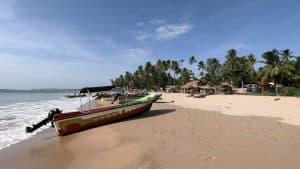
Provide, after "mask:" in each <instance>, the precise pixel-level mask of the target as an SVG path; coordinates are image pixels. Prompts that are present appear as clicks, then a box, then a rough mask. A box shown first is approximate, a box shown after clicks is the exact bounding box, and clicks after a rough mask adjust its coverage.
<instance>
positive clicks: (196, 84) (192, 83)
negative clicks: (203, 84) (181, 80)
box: [181, 80, 199, 89]
mask: <svg viewBox="0 0 300 169" xmlns="http://www.w3.org/2000/svg"><path fill="white" fill-rule="evenodd" d="M198 87H199V82H198V80H192V81H190V82H187V83H186V84H184V85H182V86H181V89H192V88H198Z"/></svg>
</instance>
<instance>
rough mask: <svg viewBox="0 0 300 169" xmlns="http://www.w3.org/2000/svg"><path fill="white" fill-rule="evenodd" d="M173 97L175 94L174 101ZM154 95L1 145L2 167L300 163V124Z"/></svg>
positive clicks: (213, 167) (238, 167)
mask: <svg viewBox="0 0 300 169" xmlns="http://www.w3.org/2000/svg"><path fill="white" fill-rule="evenodd" d="M175 104H176V102H175ZM175 104H174V103H173V104H167V103H155V104H154V105H153V107H152V110H151V111H150V112H146V113H144V114H142V115H139V116H136V117H132V118H129V119H126V120H123V121H121V122H116V123H112V124H109V125H104V126H101V127H97V128H93V129H90V130H85V131H82V132H79V133H75V134H71V135H68V136H64V137H57V136H56V135H55V133H54V130H52V129H49V130H45V131H44V132H41V134H38V135H37V136H36V137H33V138H32V139H29V140H26V141H23V142H21V143H19V144H16V145H13V146H11V147H9V148H6V149H3V150H1V151H0V164H1V165H0V166H1V168H3V169H40V168H44V169H53V168H55V169H68V168H70V169H71V168H72V169H82V168H86V169H98V168H104V169H127V168H128V169H162V168H170V169H183V168H188V169H190V168H191V169H192V168H207V169H217V168H220V169H221V168H222V169H224V168H228V169H248V168H251V169H253V168H261V169H266V168H272V169H277V168H278V169H282V168H284V169H295V168H300V162H299V157H300V127H299V126H296V125H288V124H284V123H280V122H278V120H279V118H271V117H259V116H231V115H225V114H223V113H221V112H216V111H205V110H200V109H190V108H184V107H180V106H176V105H175Z"/></svg>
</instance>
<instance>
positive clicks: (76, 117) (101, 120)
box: [26, 88, 161, 136]
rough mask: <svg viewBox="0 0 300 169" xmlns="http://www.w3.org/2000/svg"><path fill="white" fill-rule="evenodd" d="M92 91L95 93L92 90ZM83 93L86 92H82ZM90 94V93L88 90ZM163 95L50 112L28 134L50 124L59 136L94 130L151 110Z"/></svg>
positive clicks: (29, 128)
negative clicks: (72, 110) (75, 109)
mask: <svg viewBox="0 0 300 169" xmlns="http://www.w3.org/2000/svg"><path fill="white" fill-rule="evenodd" d="M90 90H91V91H93V90H92V89H91V88H90ZM81 92H84V90H82V91H81ZM88 93H90V91H89V90H88ZM160 96H161V94H155V93H149V94H147V95H146V96H144V97H140V98H137V99H130V100H129V101H127V102H124V101H122V102H121V104H110V103H109V105H106V106H102V107H99V106H95V105H92V107H91V103H90V102H89V103H88V104H87V106H88V107H89V108H88V109H85V108H82V107H81V110H79V111H75V112H68V113H62V112H61V111H60V110H59V109H54V110H52V111H50V113H49V114H48V117H47V118H46V119H44V120H43V121H41V122H40V123H38V124H36V125H33V126H32V127H27V128H26V132H33V131H34V130H36V129H37V128H39V127H41V126H42V125H45V124H47V123H48V122H51V123H52V126H53V127H54V128H55V130H56V132H57V134H58V135H59V136H62V135H66V134H70V133H74V132H77V131H80V130H84V129H88V128H92V127H95V126H99V125H102V124H106V123H110V122H113V121H116V120H119V119H123V118H126V117H129V116H132V115H135V114H138V113H142V112H146V111H148V110H150V108H151V106H152V103H153V102H155V101H156V100H157V99H158V98H159V97H160Z"/></svg>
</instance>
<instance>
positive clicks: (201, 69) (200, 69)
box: [198, 60, 205, 77]
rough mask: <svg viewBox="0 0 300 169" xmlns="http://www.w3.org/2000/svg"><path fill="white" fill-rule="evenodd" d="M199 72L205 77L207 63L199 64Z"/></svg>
mask: <svg viewBox="0 0 300 169" xmlns="http://www.w3.org/2000/svg"><path fill="white" fill-rule="evenodd" d="M198 70H199V71H200V76H201V77H203V75H204V70H205V63H204V62H203V61H202V60H201V61H199V63H198Z"/></svg>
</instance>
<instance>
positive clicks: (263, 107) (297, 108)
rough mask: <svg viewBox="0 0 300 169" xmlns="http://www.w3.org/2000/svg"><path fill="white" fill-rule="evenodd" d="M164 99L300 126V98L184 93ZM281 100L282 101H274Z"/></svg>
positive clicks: (190, 106) (172, 94)
mask: <svg viewBox="0 0 300 169" xmlns="http://www.w3.org/2000/svg"><path fill="white" fill-rule="evenodd" d="M162 97H163V99H165V100H166V101H170V100H174V101H175V104H176V105H179V106H183V107H186V108H195V109H202V110H212V111H219V112H222V113H224V114H229V115H237V116H266V117H277V118H279V119H278V121H280V122H284V123H288V124H292V125H300V98H295V97H277V96H247V95H210V96H207V97H205V98H192V97H186V94H183V93H164V94H163V96H162ZM276 98H279V99H280V100H277V101H274V99H276Z"/></svg>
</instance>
